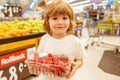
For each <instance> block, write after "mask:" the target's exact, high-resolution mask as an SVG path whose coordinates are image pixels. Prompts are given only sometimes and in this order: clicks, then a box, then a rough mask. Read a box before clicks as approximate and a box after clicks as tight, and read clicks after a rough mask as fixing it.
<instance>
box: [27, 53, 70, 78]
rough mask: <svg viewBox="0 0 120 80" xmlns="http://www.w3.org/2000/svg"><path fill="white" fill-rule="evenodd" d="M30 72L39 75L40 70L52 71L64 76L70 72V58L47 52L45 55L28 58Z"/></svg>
mask: <svg viewBox="0 0 120 80" xmlns="http://www.w3.org/2000/svg"><path fill="white" fill-rule="evenodd" d="M28 67H29V71H30V73H31V74H34V75H39V74H40V73H41V72H43V71H44V72H52V73H53V74H54V75H57V76H61V77H66V76H68V75H69V74H70V72H71V69H72V67H71V62H70V60H69V59H68V58H67V57H65V56H64V55H63V56H56V55H52V54H50V53H49V54H47V55H45V56H39V58H38V57H33V58H31V59H29V60H28Z"/></svg>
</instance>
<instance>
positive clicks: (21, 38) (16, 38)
mask: <svg viewBox="0 0 120 80" xmlns="http://www.w3.org/2000/svg"><path fill="white" fill-rule="evenodd" d="M44 34H45V33H44V32H41V33H31V34H29V35H24V36H16V37H10V38H2V39H0V45H1V44H5V43H10V42H16V41H21V40H26V39H30V38H36V37H40V36H42V35H44Z"/></svg>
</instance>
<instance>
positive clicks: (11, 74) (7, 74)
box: [0, 64, 19, 80]
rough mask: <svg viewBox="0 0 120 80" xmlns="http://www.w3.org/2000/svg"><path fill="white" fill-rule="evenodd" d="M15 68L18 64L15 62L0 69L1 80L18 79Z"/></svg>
mask: <svg viewBox="0 0 120 80" xmlns="http://www.w3.org/2000/svg"><path fill="white" fill-rule="evenodd" d="M17 68H18V65H17V64H16V65H13V66H10V67H7V68H4V69H2V70H0V79H1V80H19V76H18V70H17Z"/></svg>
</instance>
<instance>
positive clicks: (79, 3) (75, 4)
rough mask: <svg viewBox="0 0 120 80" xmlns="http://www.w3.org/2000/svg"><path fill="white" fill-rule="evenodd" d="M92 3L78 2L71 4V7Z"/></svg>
mask: <svg viewBox="0 0 120 80" xmlns="http://www.w3.org/2000/svg"><path fill="white" fill-rule="evenodd" d="M89 2H90V1H89V0H87V1H82V2H78V3H74V4H71V6H77V5H81V4H85V3H89Z"/></svg>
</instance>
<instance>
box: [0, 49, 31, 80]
mask: <svg viewBox="0 0 120 80" xmlns="http://www.w3.org/2000/svg"><path fill="white" fill-rule="evenodd" d="M26 61H27V49H23V50H20V51H16V52H13V53H10V54H6V55H3V56H0V79H2V80H22V79H23V78H25V77H26V76H28V75H30V73H29V70H28V66H27V62H26ZM24 73H26V74H24Z"/></svg>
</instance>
